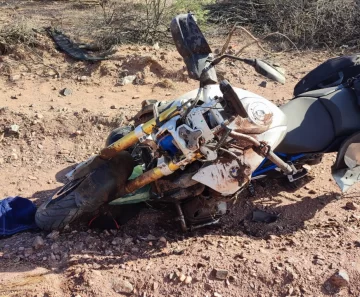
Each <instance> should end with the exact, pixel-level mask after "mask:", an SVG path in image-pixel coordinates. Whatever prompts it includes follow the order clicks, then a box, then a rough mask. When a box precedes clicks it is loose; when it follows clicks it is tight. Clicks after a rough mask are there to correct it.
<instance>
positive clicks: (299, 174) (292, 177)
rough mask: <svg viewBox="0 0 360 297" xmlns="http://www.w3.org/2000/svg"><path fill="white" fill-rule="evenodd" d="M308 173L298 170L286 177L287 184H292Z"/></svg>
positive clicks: (304, 170) (303, 169)
mask: <svg viewBox="0 0 360 297" xmlns="http://www.w3.org/2000/svg"><path fill="white" fill-rule="evenodd" d="M308 173H309V172H308V171H307V170H306V169H305V168H302V169H301V170H298V171H297V172H296V173H295V174H290V175H288V176H287V177H288V180H289V182H291V183H292V182H294V181H296V180H299V179H301V178H303V177H304V176H306V175H307V174H308Z"/></svg>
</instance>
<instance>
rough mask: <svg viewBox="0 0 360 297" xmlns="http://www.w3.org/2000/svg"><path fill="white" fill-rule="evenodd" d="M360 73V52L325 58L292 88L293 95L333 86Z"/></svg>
mask: <svg viewBox="0 0 360 297" xmlns="http://www.w3.org/2000/svg"><path fill="white" fill-rule="evenodd" d="M359 74H360V54H355V55H352V56H343V57H337V58H332V59H329V60H327V61H326V62H324V63H322V64H321V65H319V66H318V67H316V68H315V69H314V70H312V71H310V72H309V73H308V74H307V75H305V76H304V78H302V79H301V80H300V81H299V82H298V83H297V85H296V86H295V88H294V96H298V95H300V94H302V93H305V92H308V91H312V90H317V89H323V88H329V87H334V86H337V85H340V84H343V83H345V82H347V80H348V79H350V78H352V77H355V76H357V75H359Z"/></svg>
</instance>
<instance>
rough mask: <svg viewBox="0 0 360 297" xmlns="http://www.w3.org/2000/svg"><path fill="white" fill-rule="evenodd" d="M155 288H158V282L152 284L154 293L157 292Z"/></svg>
mask: <svg viewBox="0 0 360 297" xmlns="http://www.w3.org/2000/svg"><path fill="white" fill-rule="evenodd" d="M157 288H159V283H158V282H154V283H153V289H154V291H155V290H157Z"/></svg>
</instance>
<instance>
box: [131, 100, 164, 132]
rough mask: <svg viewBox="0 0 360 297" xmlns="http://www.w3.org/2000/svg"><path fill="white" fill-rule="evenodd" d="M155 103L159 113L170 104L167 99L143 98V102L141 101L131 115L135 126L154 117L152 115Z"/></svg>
mask: <svg viewBox="0 0 360 297" xmlns="http://www.w3.org/2000/svg"><path fill="white" fill-rule="evenodd" d="M155 104H156V109H157V111H158V113H159V114H160V113H162V112H163V111H164V110H165V109H167V108H168V107H170V105H171V103H169V102H167V101H157V100H154V99H150V100H144V101H143V102H141V109H140V110H139V112H138V113H137V114H136V115H135V116H134V117H133V120H134V125H135V126H138V125H141V124H145V123H146V122H147V121H150V120H151V119H152V118H154V117H155V115H154V106H155Z"/></svg>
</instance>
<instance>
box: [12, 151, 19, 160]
mask: <svg viewBox="0 0 360 297" xmlns="http://www.w3.org/2000/svg"><path fill="white" fill-rule="evenodd" d="M10 159H11V160H17V159H19V156H18V155H17V153H15V152H13V153H11V155H10Z"/></svg>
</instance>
